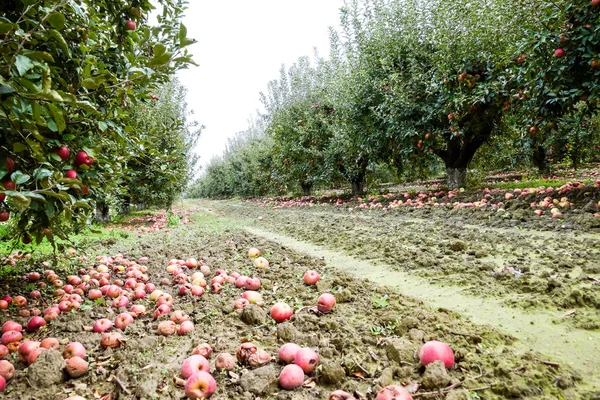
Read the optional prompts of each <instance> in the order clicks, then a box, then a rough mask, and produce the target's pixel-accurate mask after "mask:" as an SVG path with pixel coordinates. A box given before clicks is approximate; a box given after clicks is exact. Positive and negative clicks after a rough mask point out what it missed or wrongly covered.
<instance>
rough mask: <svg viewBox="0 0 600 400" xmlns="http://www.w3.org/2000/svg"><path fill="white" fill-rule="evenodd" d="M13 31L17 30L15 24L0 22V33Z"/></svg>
mask: <svg viewBox="0 0 600 400" xmlns="http://www.w3.org/2000/svg"><path fill="white" fill-rule="evenodd" d="M13 29H17V24H11V23H8V22H0V33H7V32H10V31H12V30H13Z"/></svg>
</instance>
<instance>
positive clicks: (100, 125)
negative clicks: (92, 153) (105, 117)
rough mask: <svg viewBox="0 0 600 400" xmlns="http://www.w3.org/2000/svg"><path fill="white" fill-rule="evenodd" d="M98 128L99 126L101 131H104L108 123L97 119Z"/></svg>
mask: <svg viewBox="0 0 600 400" xmlns="http://www.w3.org/2000/svg"><path fill="white" fill-rule="evenodd" d="M98 128H100V130H101V131H102V132H106V130H107V129H108V125H107V124H106V122H104V121H98Z"/></svg>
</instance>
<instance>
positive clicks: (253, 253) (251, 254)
mask: <svg viewBox="0 0 600 400" xmlns="http://www.w3.org/2000/svg"><path fill="white" fill-rule="evenodd" d="M248 257H250V258H257V257H260V250H259V249H257V248H256V247H252V248H251V249H250V250H248Z"/></svg>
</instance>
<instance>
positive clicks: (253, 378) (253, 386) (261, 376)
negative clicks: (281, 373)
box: [240, 365, 278, 395]
mask: <svg viewBox="0 0 600 400" xmlns="http://www.w3.org/2000/svg"><path fill="white" fill-rule="evenodd" d="M277 375H278V371H277V369H276V368H275V366H274V365H266V366H264V367H261V368H257V369H255V370H253V371H250V372H248V373H246V374H244V375H242V379H240V385H241V386H242V389H244V391H246V392H250V393H253V394H256V395H260V394H268V393H270V392H272V391H274V390H275V388H276V387H277Z"/></svg>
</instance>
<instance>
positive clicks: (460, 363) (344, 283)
mask: <svg viewBox="0 0 600 400" xmlns="http://www.w3.org/2000/svg"><path fill="white" fill-rule="evenodd" d="M271 218H274V216H271ZM288 218H291V215H288ZM306 218H307V219H306V221H305V223H307V224H308V223H311V221H312V220H310V219H309V218H312V217H310V216H309V215H307V216H306ZM223 220H224V218H223ZM272 223H273V222H272ZM240 228H241V226H240V225H239V224H238V223H237V222H236V223H229V222H226V221H225V222H223V221H221V220H218V217H214V216H206V215H205V216H202V217H199V218H197V221H196V222H195V223H190V224H187V225H185V226H180V227H178V228H175V229H173V230H171V231H169V232H165V231H162V232H158V233H152V234H147V235H142V236H139V238H138V240H137V241H135V242H133V243H127V244H122V243H119V242H117V243H116V244H114V245H112V247H110V248H109V250H108V251H110V252H111V253H110V254H113V255H114V254H117V253H122V254H123V255H124V256H126V257H128V258H129V259H131V260H137V259H138V258H139V257H142V256H147V257H149V260H150V261H149V263H148V265H149V275H150V280H151V282H154V283H155V284H156V285H157V286H158V287H160V289H162V290H164V291H167V292H169V293H171V294H172V295H173V297H174V298H175V302H174V305H173V310H175V309H181V310H184V311H186V312H187V313H188V315H189V316H190V317H191V319H192V321H193V322H194V323H195V330H194V331H193V332H192V333H191V334H190V335H189V336H170V337H163V336H159V335H158V334H157V331H156V327H157V324H158V322H159V321H161V320H162V319H165V318H167V317H164V316H163V317H160V318H159V319H158V320H153V319H152V317H151V315H146V316H144V317H142V318H140V319H138V320H136V321H135V322H134V324H132V325H130V326H129V327H128V328H127V329H126V331H125V332H124V333H123V334H124V336H125V338H126V342H125V344H124V345H123V347H122V348H119V349H115V350H103V349H102V348H101V347H100V345H99V344H100V334H97V333H93V332H90V331H88V329H87V328H86V327H89V326H91V325H92V324H93V322H94V321H95V320H96V319H98V318H100V317H107V318H111V319H112V318H114V316H115V315H116V314H115V313H116V312H117V310H115V309H113V308H111V307H109V306H107V305H106V304H101V305H100V304H88V303H86V306H87V307H85V308H84V307H82V308H83V309H80V310H79V311H77V312H73V313H63V314H61V315H60V316H59V317H58V318H57V319H56V320H54V321H53V322H52V323H49V324H48V325H47V326H46V327H45V328H43V329H42V330H41V331H39V332H38V333H35V334H26V335H25V336H26V338H28V339H40V338H42V337H50V336H52V337H56V338H58V339H59V340H60V341H61V343H62V346H63V347H64V344H66V343H67V342H69V341H79V342H81V343H83V344H84V345H85V346H86V348H87V349H88V361H89V362H90V371H89V372H88V373H87V374H86V375H85V376H83V377H81V378H78V379H70V380H66V379H65V380H63V382H61V383H58V384H52V385H50V386H49V387H45V388H40V387H31V382H29V381H28V379H27V376H28V373H27V368H26V366H25V365H24V364H23V363H21V362H19V361H16V356H15V354H14V353H13V354H11V355H9V356H8V359H10V360H11V361H14V364H15V367H16V369H17V372H16V375H15V377H14V378H13V379H12V380H11V381H10V382H9V386H8V388H9V389H8V390H7V391H6V392H5V393H4V395H3V396H4V398H7V399H25V400H33V399H36V400H47V399H57V400H61V399H64V398H67V397H69V396H72V395H74V394H79V395H81V396H83V397H84V398H86V399H105V400H107V399H181V398H183V397H184V392H183V389H182V388H181V387H179V386H178V385H177V380H176V379H175V377H178V376H179V370H180V367H181V364H182V362H183V360H184V359H185V358H187V357H188V356H189V355H190V354H191V351H192V349H193V348H194V347H195V346H196V345H198V344H200V343H203V342H206V343H209V344H210V345H211V346H212V347H213V349H214V353H215V354H216V353H218V352H229V353H235V351H236V349H237V348H238V346H239V345H240V343H242V342H245V341H251V342H253V343H255V344H256V345H257V346H258V347H259V348H262V349H265V350H266V351H268V352H269V353H271V354H276V352H277V350H278V348H279V347H280V346H281V345H282V344H283V343H286V342H296V343H298V344H300V345H303V346H308V347H312V348H313V349H315V350H316V351H317V352H318V354H319V364H320V367H319V368H317V371H316V373H315V374H314V375H313V376H310V377H309V376H307V377H306V379H307V380H308V381H307V382H306V385H305V386H306V387H305V388H301V389H297V390H295V391H292V392H287V391H282V390H280V389H279V388H278V387H277V382H276V380H277V376H278V374H279V371H280V370H281V368H282V366H280V365H278V364H276V363H275V362H271V363H270V364H269V365H267V366H266V367H262V368H259V369H255V370H252V369H247V368H244V367H241V366H239V365H238V366H237V367H236V370H235V371H234V372H232V373H228V374H225V373H216V372H214V370H213V375H214V377H215V379H216V380H217V392H216V393H215V395H213V396H212V398H213V399H257V398H261V399H298V400H300V399H326V398H327V397H328V395H329V393H331V392H332V391H333V390H336V389H344V390H346V391H348V392H351V393H354V394H355V395H356V396H357V398H363V399H365V398H366V399H374V397H375V394H376V393H377V391H378V390H379V389H380V388H381V387H383V386H386V385H389V384H404V385H408V386H409V387H410V388H411V390H412V391H413V393H414V394H413V396H414V397H415V398H448V399H472V398H482V399H506V398H535V399H553V398H557V399H578V398H595V397H594V396H598V393H596V394H594V393H592V392H589V390H588V389H587V388H585V378H586V377H582V376H579V374H577V373H576V372H574V371H572V370H570V369H568V368H566V367H564V366H562V365H557V364H555V363H552V362H549V361H548V360H547V358H546V357H545V356H544V355H542V354H538V353H535V352H525V353H523V352H520V351H519V350H517V346H515V339H514V338H513V337H511V336H509V335H506V334H502V333H499V332H498V331H497V330H496V329H494V328H492V327H489V326H480V325H476V324H473V323H471V322H469V321H468V320H465V319H463V318H462V317H461V316H460V315H458V314H456V313H453V312H450V311H448V310H444V309H437V310H434V309H431V308H429V307H427V306H426V305H424V304H423V303H422V302H420V301H417V300H413V299H411V298H408V297H405V296H401V295H399V294H398V293H397V292H396V291H392V290H390V289H388V288H384V287H381V286H378V285H375V284H373V283H371V282H368V281H365V280H362V279H358V278H356V277H354V276H352V275H350V274H347V273H344V272H340V271H339V270H336V269H334V268H333V267H331V266H328V265H326V264H325V263H324V262H323V261H322V260H320V259H316V258H313V257H310V256H307V255H304V254H301V253H298V252H296V251H293V250H291V249H289V248H286V247H284V246H281V245H279V244H277V243H274V242H270V241H267V240H264V239H261V238H259V237H256V236H253V235H250V234H248V233H247V232H244V231H242V230H241V229H240ZM457 239H459V238H457ZM250 247H258V248H260V249H261V250H262V252H263V254H264V255H265V257H266V258H267V259H268V260H269V261H270V266H269V267H268V268H266V269H264V270H262V271H259V270H257V269H256V268H255V267H254V266H253V264H252V263H251V261H250V260H249V259H248V257H247V255H246V254H247V251H248V249H249V248H250ZM90 251H91V250H90ZM102 251H106V249H104V248H103V249H102ZM89 255H90V256H93V255H97V254H89ZM187 257H196V258H197V259H199V260H202V261H203V262H204V263H205V264H206V265H208V266H209V267H210V268H211V269H212V271H213V272H214V271H215V270H216V269H225V270H227V271H228V272H230V273H232V272H239V273H241V274H246V275H248V276H256V277H259V278H260V279H261V280H262V287H261V289H260V292H261V293H262V295H263V298H264V300H265V305H264V306H263V309H264V310H268V309H269V308H270V306H271V305H272V304H274V303H275V302H278V301H286V302H287V303H288V304H290V305H291V306H292V307H293V308H294V310H295V315H294V317H293V318H292V320H291V321H290V322H287V323H283V324H279V325H277V324H275V323H274V322H273V321H272V320H271V319H270V318H268V316H266V315H259V316H258V318H257V319H256V320H255V321H254V323H253V324H247V323H244V322H242V320H241V318H240V314H239V312H237V311H234V309H233V301H234V300H235V299H237V298H239V297H240V294H241V292H242V289H236V288H235V287H234V286H232V285H224V287H223V290H222V291H221V292H220V293H218V294H211V293H208V292H207V293H205V294H204V295H203V296H202V297H200V298H192V297H188V296H184V297H180V296H177V294H176V291H177V290H178V286H173V285H171V284H168V285H163V286H160V285H159V284H160V282H161V280H162V279H163V278H167V277H168V278H169V279H170V274H168V273H167V272H166V270H165V268H166V265H167V263H168V261H169V260H170V259H172V258H183V259H185V258H187ZM38 268H39V270H40V272H41V271H42V270H43V269H44V267H43V266H41V265H40V266H39V267H38ZM307 269H315V270H317V271H318V272H319V273H320V274H321V277H322V280H321V281H320V282H319V283H318V284H317V285H315V286H311V287H309V286H305V285H304V284H303V282H302V275H303V273H304V272H305V271H306V270H307ZM61 273H64V274H65V275H66V274H67V273H68V271H64V272H61ZM190 273H191V271H190ZM117 277H119V276H117ZM327 291H329V292H331V293H334V294H335V296H336V298H337V301H338V305H337V306H336V308H335V309H334V312H332V313H330V314H320V313H318V312H316V311H315V310H314V306H315V304H316V300H317V298H318V297H319V295H320V294H321V293H323V292H327ZM10 294H11V295H13V296H14V295H16V294H18V293H13V292H10ZM41 302H42V303H43V302H51V299H50V298H45V297H44V298H43V299H42V300H41ZM135 303H136V304H145V305H146V307H147V309H148V310H153V303H152V302H150V301H149V300H136V301H135ZM32 305H34V304H33V303H32ZM41 305H42V304H39V306H41ZM259 314H261V313H260V312H259ZM265 314H266V312H265ZM9 318H10V319H13V320H16V321H18V322H20V323H24V322H26V318H22V317H19V316H18V315H17V314H16V313H15V310H9V311H3V312H0V321H1V322H4V321H5V320H7V319H9ZM263 318H264V319H263ZM432 339H436V340H442V341H445V342H447V343H448V344H450V345H451V347H452V348H453V350H454V352H455V355H456V365H455V366H454V367H453V368H452V369H450V370H448V371H447V372H444V370H443V369H439V368H437V369H436V368H429V369H428V370H427V371H425V369H424V368H423V367H421V365H420V363H419V361H418V357H417V352H418V350H419V348H420V346H421V345H422V344H423V343H424V342H425V341H427V340H432ZM61 350H62V348H61ZM213 358H214V356H213ZM211 362H212V360H211ZM30 368H32V367H30ZM310 378H313V379H310ZM445 388H447V389H445ZM439 389H442V391H440V390H439Z"/></svg>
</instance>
